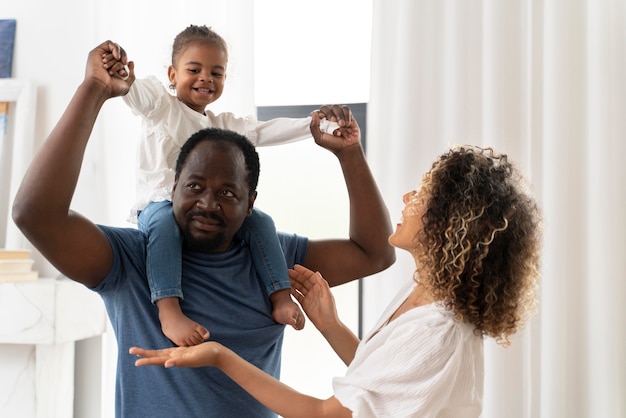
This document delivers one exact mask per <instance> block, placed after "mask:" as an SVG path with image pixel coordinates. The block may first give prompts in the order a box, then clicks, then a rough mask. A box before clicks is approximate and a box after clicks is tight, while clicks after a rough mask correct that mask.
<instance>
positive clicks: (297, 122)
mask: <svg viewBox="0 0 626 418" xmlns="http://www.w3.org/2000/svg"><path fill="white" fill-rule="evenodd" d="M310 124H311V117H306V118H275V119H271V120H268V121H265V122H256V127H255V129H254V131H255V133H254V134H248V137H249V138H252V137H256V141H253V142H255V145H256V146H257V147H265V146H271V145H281V144H288V143H290V142H296V141H302V140H304V139H310V138H311V130H310V128H309V125H310Z"/></svg>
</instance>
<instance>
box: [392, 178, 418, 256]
mask: <svg viewBox="0 0 626 418" xmlns="http://www.w3.org/2000/svg"><path fill="white" fill-rule="evenodd" d="M402 200H403V201H404V209H403V210H402V219H401V221H400V223H399V224H397V225H396V230H395V232H394V233H393V234H391V235H390V236H389V244H391V245H393V246H394V247H397V248H402V249H403V250H406V251H409V252H411V253H413V252H414V251H415V249H416V247H417V241H416V239H415V237H416V235H417V233H418V232H419V230H420V229H421V228H422V216H424V213H425V211H426V199H425V198H424V196H423V193H422V192H421V191H417V190H414V191H411V192H408V193H405V194H404V196H402Z"/></svg>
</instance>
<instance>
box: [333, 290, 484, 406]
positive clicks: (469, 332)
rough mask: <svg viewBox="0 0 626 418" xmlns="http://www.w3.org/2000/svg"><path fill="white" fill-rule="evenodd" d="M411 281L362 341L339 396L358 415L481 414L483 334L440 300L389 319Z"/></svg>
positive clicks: (336, 383) (337, 384)
mask: <svg viewBox="0 0 626 418" xmlns="http://www.w3.org/2000/svg"><path fill="white" fill-rule="evenodd" d="M413 286H414V283H408V284H407V285H406V287H404V288H403V289H402V290H401V291H400V292H399V293H398V295H397V296H396V297H395V299H394V300H393V301H392V302H391V303H390V305H389V306H388V307H387V309H386V311H385V312H384V313H383V315H382V316H381V318H380V319H379V322H378V323H377V324H376V326H375V327H374V329H373V330H372V332H370V334H369V335H368V336H366V338H364V339H363V341H362V342H361V344H360V345H359V346H358V348H357V351H356V354H355V357H354V360H353V361H352V363H351V364H350V366H349V367H348V370H347V371H346V375H345V376H344V377H337V378H335V379H334V380H333V388H334V394H335V397H336V398H337V399H338V400H339V401H340V402H341V403H342V405H344V406H345V407H347V408H349V409H350V410H351V411H352V412H353V416H354V417H372V418H381V417H393V418H401V417H420V418H426V417H437V418H444V417H445V418H448V417H450V418H452V417H454V418H466V417H478V416H479V415H480V412H481V409H482V397H483V377H484V359H483V340H482V337H480V336H476V335H475V334H474V332H473V329H474V327H473V326H472V325H470V324H467V323H462V322H458V321H455V320H454V318H453V314H452V313H451V312H449V311H447V310H445V309H444V308H443V307H442V306H440V305H439V304H435V303H433V304H430V305H425V306H420V307H417V308H414V309H411V310H409V311H408V312H406V313H404V314H403V315H401V316H400V317H398V318H396V319H395V320H394V321H392V322H390V323H387V322H388V320H389V318H390V317H391V315H392V314H393V313H394V312H395V310H396V309H397V308H398V307H399V306H400V305H401V304H402V302H404V300H406V298H407V296H408V295H409V293H410V292H411V290H412V288H413Z"/></svg>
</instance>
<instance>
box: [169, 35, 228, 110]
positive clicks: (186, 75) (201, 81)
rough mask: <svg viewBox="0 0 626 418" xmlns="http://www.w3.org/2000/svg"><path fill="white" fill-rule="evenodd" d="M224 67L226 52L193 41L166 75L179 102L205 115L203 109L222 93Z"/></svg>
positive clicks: (224, 75) (224, 76) (224, 74)
mask: <svg viewBox="0 0 626 418" xmlns="http://www.w3.org/2000/svg"><path fill="white" fill-rule="evenodd" d="M226 65H227V55H226V52H225V51H223V50H222V49H220V48H218V47H216V46H211V45H207V44H205V43H202V42H193V43H190V44H189V45H187V47H186V48H185V49H184V50H183V51H182V52H181V53H180V54H179V55H178V57H177V58H176V62H175V63H174V65H171V66H170V67H169V68H168V71H167V74H168V77H169V79H170V83H171V84H172V85H174V86H175V87H176V96H177V97H178V99H179V100H180V101H181V102H183V103H185V104H186V105H187V106H189V107H190V108H192V109H193V110H195V111H196V112H199V113H202V114H204V109H205V108H206V106H207V105H208V104H210V103H213V102H214V101H216V100H217V99H219V98H220V96H221V95H222V92H223V91H224V82H225V81H226Z"/></svg>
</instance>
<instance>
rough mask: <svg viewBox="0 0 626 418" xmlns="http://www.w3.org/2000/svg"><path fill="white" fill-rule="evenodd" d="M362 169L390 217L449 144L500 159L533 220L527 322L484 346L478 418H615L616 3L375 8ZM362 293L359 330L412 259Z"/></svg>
mask: <svg viewBox="0 0 626 418" xmlns="http://www.w3.org/2000/svg"><path fill="white" fill-rule="evenodd" d="M373 16H374V21H373V37H372V46H373V50H372V67H371V79H372V84H371V99H370V104H369V108H368V115H369V120H368V126H367V129H368V158H369V160H370V162H371V164H372V167H373V170H374V172H375V175H376V177H377V179H378V180H379V184H380V186H381V189H382V192H383V195H384V196H385V199H386V201H387V202H388V204H389V208H390V211H391V214H392V218H399V216H400V211H401V208H402V202H401V199H400V197H401V196H402V193H404V192H406V191H407V190H411V189H414V188H415V187H417V185H418V184H419V182H420V180H421V175H422V173H423V172H424V171H426V170H427V169H428V168H429V167H430V164H431V162H432V160H433V159H434V158H435V157H436V156H437V155H439V154H440V153H441V152H443V151H444V150H445V148H446V147H447V146H449V145H452V144H462V143H474V144H477V145H482V146H493V147H494V148H495V149H497V150H499V151H501V152H505V153H507V154H508V155H509V158H510V159H511V160H512V161H514V162H515V163H516V164H517V165H518V166H519V167H520V169H521V170H522V172H523V173H524V174H525V175H526V176H527V178H528V179H529V180H530V181H531V182H532V185H533V188H534V192H535V194H536V196H537V198H538V200H539V201H540V203H541V205H542V208H543V211H544V217H545V225H544V226H545V240H544V253H543V266H542V274H543V278H542V284H541V293H540V301H539V302H540V305H539V311H538V313H537V315H536V316H535V318H534V319H533V321H532V323H531V324H530V326H529V327H527V329H525V330H524V331H523V332H521V333H519V334H518V335H517V336H515V338H514V340H513V344H512V346H511V347H509V348H507V349H503V348H501V347H499V346H497V345H496V344H494V343H492V342H488V343H487V344H486V350H485V355H486V370H485V371H486V379H485V401H484V410H483V415H482V416H483V417H494V418H495V417H503V416H506V417H525V418H526V417H528V418H531V417H532V418H536V417H545V418H552V417H568V418H569V417H590V416H593V417H620V416H621V417H624V416H626V401H625V400H624V393H626V382H625V380H626V356H625V354H624V353H626V350H625V349H626V332H625V329H626V309H625V308H624V305H625V304H624V302H623V301H622V299H623V295H624V290H625V287H626V284H625V282H626V262H625V261H624V251H625V249H626V246H625V245H624V244H626V238H625V237H624V235H625V233H626V222H625V221H624V209H625V203H626V202H625V200H626V180H625V179H626V168H625V165H624V164H623V163H622V161H621V159H623V157H624V156H626V153H625V152H624V151H625V148H626V145H625V144H626V135H625V134H624V132H626V122H625V121H626V117H624V111H625V110H626V83H625V82H624V81H623V79H624V74H626V71H625V70H626V57H625V54H626V29H625V28H626V25H625V24H624V23H625V22H626V6H625V4H624V2H623V1H619V0H606V1H593V0H587V1H585V0H559V1H551V2H545V3H544V2H542V1H539V0H531V1H522V0H519V1H509V2H497V1H468V2H457V1H453V0H444V1H441V0H424V1H417V2H415V1H410V0H405V1H402V0H397V1H392V2H388V1H385V2H383V1H381V0H374V12H373ZM398 255H399V257H400V258H399V261H398V263H397V264H396V265H395V266H393V267H392V268H391V269H389V270H388V271H386V272H383V273H381V274H379V275H377V278H376V279H373V280H366V281H364V303H365V305H364V306H365V307H366V308H367V309H366V310H365V324H364V326H365V328H366V329H367V328H369V327H370V326H371V323H372V321H373V320H375V319H376V317H377V315H378V313H379V312H380V309H382V306H384V305H385V304H386V302H387V300H388V298H389V297H391V295H392V294H393V293H394V289H396V288H397V283H399V282H401V281H404V280H408V279H409V278H410V276H411V274H412V271H413V269H414V266H413V265H412V260H410V259H409V258H408V257H404V255H403V254H398Z"/></svg>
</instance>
